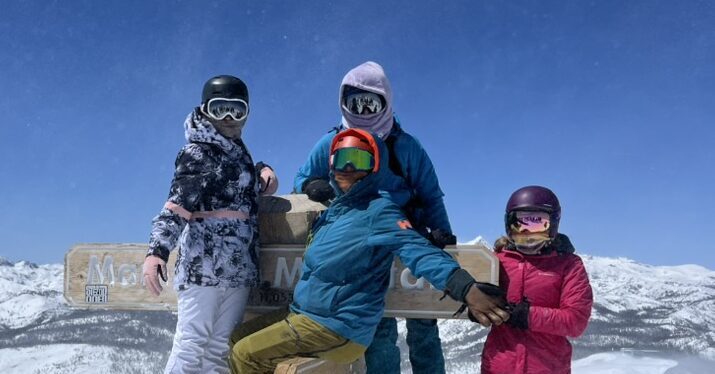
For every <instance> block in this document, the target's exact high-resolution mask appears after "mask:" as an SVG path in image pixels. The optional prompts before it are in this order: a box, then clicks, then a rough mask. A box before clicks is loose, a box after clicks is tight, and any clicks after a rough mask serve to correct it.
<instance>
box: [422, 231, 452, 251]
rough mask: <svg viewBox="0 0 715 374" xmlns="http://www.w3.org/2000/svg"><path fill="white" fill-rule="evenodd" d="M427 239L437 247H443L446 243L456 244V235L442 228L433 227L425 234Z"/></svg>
mask: <svg viewBox="0 0 715 374" xmlns="http://www.w3.org/2000/svg"><path fill="white" fill-rule="evenodd" d="M427 239H428V240H429V241H430V242H431V243H432V245H434V246H435V247H437V248H439V249H444V247H446V246H448V245H454V244H457V237H456V236H454V234H452V233H451V232H448V231H446V230H442V229H434V230H432V231H430V233H429V235H427Z"/></svg>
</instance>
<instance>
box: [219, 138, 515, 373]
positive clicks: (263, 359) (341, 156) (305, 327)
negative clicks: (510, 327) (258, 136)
mask: <svg viewBox="0 0 715 374" xmlns="http://www.w3.org/2000/svg"><path fill="white" fill-rule="evenodd" d="M331 144H332V145H331V147H330V150H329V153H328V155H329V165H330V169H331V172H330V178H331V180H330V184H331V186H332V187H333V189H334V191H335V193H336V198H335V200H334V201H333V203H332V204H331V205H330V207H329V208H328V209H327V210H326V211H325V212H324V213H323V214H322V215H321V217H320V219H319V220H318V221H317V222H316V223H315V227H314V236H313V240H312V242H311V243H310V245H309V246H308V248H307V249H306V252H305V255H304V260H303V268H302V276H301V278H300V280H299V281H298V284H297V285H296V288H295V291H294V299H293V303H292V304H291V306H290V311H291V313H290V314H289V315H288V317H286V318H285V319H284V320H282V321H280V322H277V323H275V324H273V325H271V326H269V327H267V328H265V329H263V330H260V331H258V332H256V333H254V334H251V335H249V336H247V337H245V338H243V339H241V340H240V341H239V342H238V343H237V344H236V345H234V347H233V348H232V350H231V355H230V358H229V361H230V364H231V368H232V371H233V372H234V373H264V372H266V373H267V372H272V371H273V370H274V368H275V366H276V365H277V364H278V363H279V362H280V361H283V360H286V359H288V358H290V357H294V356H301V357H320V358H323V359H328V360H333V361H337V362H342V363H348V362H352V361H354V360H356V359H358V358H359V357H360V356H361V355H362V354H363V353H364V352H365V350H366V349H367V347H368V346H369V345H370V343H371V342H372V340H373V335H374V334H375V331H376V329H377V326H378V323H379V322H380V319H381V318H382V315H383V312H384V307H385V293H386V292H387V289H388V286H389V281H390V268H391V266H392V263H393V260H394V257H395V256H399V257H400V260H401V261H402V263H404V264H405V266H407V267H408V268H409V269H410V270H411V271H412V273H413V274H414V275H415V276H416V277H424V278H426V279H427V280H428V281H429V282H430V283H431V284H432V285H434V286H435V287H436V288H438V289H440V290H444V291H445V293H446V294H447V295H449V296H450V297H452V298H453V299H455V300H457V301H460V302H463V303H466V304H467V306H468V307H469V310H470V312H471V313H472V314H473V315H475V316H477V318H478V319H479V320H480V322H481V323H482V324H484V325H490V324H492V323H493V324H495V325H499V324H501V323H502V322H503V321H506V320H507V319H508V318H509V315H508V313H507V312H505V311H504V310H503V309H502V307H503V306H504V300H503V299H502V298H500V297H496V296H489V295H492V294H493V292H494V290H495V289H496V290H497V292H498V288H497V287H496V286H493V285H490V284H485V283H478V282H476V281H475V280H474V278H472V277H471V276H470V275H469V273H467V272H466V271H465V270H463V269H461V268H460V266H459V264H458V263H457V262H456V261H455V260H454V259H453V258H452V257H451V256H450V255H449V254H447V253H446V252H444V251H442V250H440V249H439V248H437V247H435V246H433V245H432V244H431V243H430V242H429V241H428V240H427V239H425V238H424V237H423V236H422V235H420V234H419V233H417V231H415V230H414V229H413V228H412V226H411V225H410V222H409V221H408V219H407V217H406V216H405V214H404V213H403V212H402V210H401V209H400V207H399V206H398V205H397V204H395V203H394V202H393V201H392V200H391V199H389V198H386V197H384V196H382V195H381V193H380V191H379V186H380V180H381V178H383V177H384V176H385V174H386V172H387V169H388V166H387V163H388V160H387V158H385V157H384V155H385V154H386V152H387V148H386V146H385V144H384V143H383V142H382V141H381V140H380V139H379V138H378V137H376V136H373V135H371V134H370V133H368V132H366V131H363V130H359V129H348V130H345V131H343V132H341V133H339V134H338V135H337V136H336V137H335V138H334V139H333V141H332V143H331Z"/></svg>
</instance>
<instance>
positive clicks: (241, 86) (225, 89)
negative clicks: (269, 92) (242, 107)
mask: <svg viewBox="0 0 715 374" xmlns="http://www.w3.org/2000/svg"><path fill="white" fill-rule="evenodd" d="M216 97H222V98H224V99H241V100H243V101H245V102H246V104H248V88H247V87H246V84H245V83H243V81H242V80H240V79H238V78H236V77H234V76H232V75H218V76H215V77H213V78H211V79H209V80H208V81H206V83H205V84H204V91H203V93H202V94H201V104H202V105H203V104H206V102H207V101H209V100H211V99H213V98H216Z"/></svg>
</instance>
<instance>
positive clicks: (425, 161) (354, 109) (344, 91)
mask: <svg viewBox="0 0 715 374" xmlns="http://www.w3.org/2000/svg"><path fill="white" fill-rule="evenodd" d="M339 105H340V110H341V111H342V115H343V116H342V121H341V124H340V125H339V126H337V127H335V128H334V129H333V130H331V131H330V132H329V133H327V134H326V135H324V136H323V137H322V138H321V139H320V140H319V141H318V143H317V144H316V145H315V146H314V147H313V149H312V151H311V152H310V155H309V156H308V160H306V162H305V164H304V165H303V166H302V167H301V168H300V170H299V171H298V174H297V175H296V177H295V180H294V191H295V192H297V193H305V194H307V195H308V197H309V198H310V199H311V200H314V201H319V202H325V203H328V202H330V201H331V200H332V199H333V198H334V191H333V188H332V187H331V186H330V184H329V180H330V179H329V160H328V156H329V154H330V144H331V142H332V140H333V138H334V137H335V135H336V134H337V133H339V132H340V131H341V130H343V129H346V128H356V129H361V130H366V131H369V132H372V133H374V134H377V135H378V136H379V137H380V138H381V139H382V140H383V141H384V142H385V143H386V145H387V148H388V157H389V169H390V170H389V171H388V172H386V173H384V175H382V177H381V180H380V186H379V187H380V191H381V193H383V194H384V195H385V196H386V197H388V198H390V200H392V201H393V202H395V203H396V204H397V205H399V206H400V207H401V208H402V209H403V211H404V213H405V214H406V215H407V217H408V218H409V220H410V222H412V224H413V226H414V228H415V229H416V230H418V231H419V232H420V233H421V234H422V235H424V236H425V237H426V238H427V239H429V240H430V241H431V242H432V244H434V245H435V246H437V247H439V248H444V247H445V246H446V245H448V244H455V243H456V238H455V237H454V235H452V228H451V226H450V223H449V218H448V217H447V210H446V209H445V206H444V201H443V196H444V193H443V192H442V189H441V188H440V186H439V181H438V179H437V175H436V173H435V170H434V167H433V166H432V161H431V160H430V158H429V156H428V155H427V152H425V150H424V149H423V148H422V145H421V144H420V143H419V142H418V141H417V139H415V138H414V137H413V136H412V135H410V134H408V133H407V132H405V131H404V130H403V129H402V127H401V125H400V123H399V121H398V119H397V117H396V116H395V114H394V113H393V109H392V88H391V87H390V82H389V80H388V79H387V76H386V75H385V72H384V70H383V68H382V66H380V65H379V64H377V63H375V62H372V61H368V62H365V63H363V64H361V65H359V66H357V67H355V68H353V69H352V70H350V71H349V72H348V73H347V74H346V75H345V77H344V78H343V81H342V84H341V85H340V95H339ZM396 342H397V322H396V320H395V319H394V318H384V319H382V321H381V322H380V324H379V325H378V328H377V332H376V333H375V337H374V340H373V341H372V344H371V345H370V346H369V347H368V349H367V351H366V352H365V360H366V362H367V369H368V373H399V372H400V350H399V348H398V347H397V345H396ZM407 345H408V347H409V350H410V363H411V364H412V371H413V372H414V373H430V374H439V373H444V356H443V354H442V343H441V341H440V339H439V330H438V328H437V321H436V320H434V319H407Z"/></svg>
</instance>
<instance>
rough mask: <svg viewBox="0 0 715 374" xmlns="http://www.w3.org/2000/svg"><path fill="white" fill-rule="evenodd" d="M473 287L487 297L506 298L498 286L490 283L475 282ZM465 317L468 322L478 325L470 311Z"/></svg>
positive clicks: (464, 305)
mask: <svg viewBox="0 0 715 374" xmlns="http://www.w3.org/2000/svg"><path fill="white" fill-rule="evenodd" d="M474 286H476V287H477V288H478V289H479V291H482V292H483V293H484V294H485V295H487V296H493V297H500V298H502V299H504V297H505V296H506V292H504V290H502V289H501V288H499V286H495V285H493V284H491V283H482V282H475V283H474ZM466 306H467V304H463V307H466ZM462 310H464V309H462ZM467 317H469V320H470V321H472V322H475V323H479V321H478V320H477V319H476V318H474V315H472V312H471V311H468V312H467Z"/></svg>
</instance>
